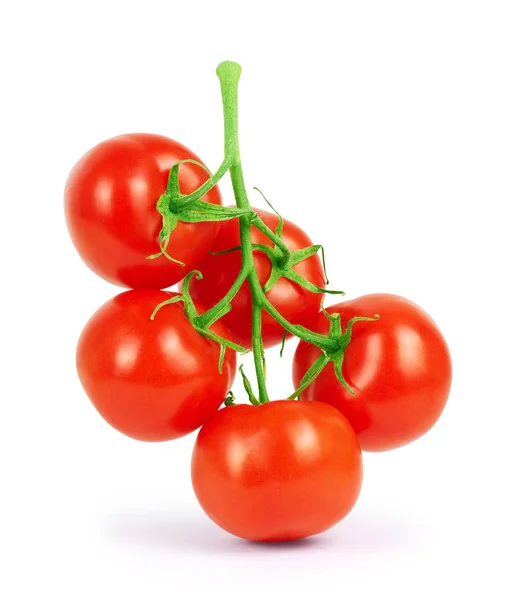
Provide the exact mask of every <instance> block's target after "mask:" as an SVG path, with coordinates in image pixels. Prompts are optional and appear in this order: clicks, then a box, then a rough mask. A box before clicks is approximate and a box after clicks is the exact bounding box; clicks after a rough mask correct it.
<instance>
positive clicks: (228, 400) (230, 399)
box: [224, 390, 235, 406]
mask: <svg viewBox="0 0 509 600" xmlns="http://www.w3.org/2000/svg"><path fill="white" fill-rule="evenodd" d="M234 404H235V396H234V395H233V392H232V391H231V390H230V391H229V392H228V393H227V394H226V398H225V399H224V405H225V406H233V405H234Z"/></svg>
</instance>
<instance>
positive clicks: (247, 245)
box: [217, 62, 269, 403]
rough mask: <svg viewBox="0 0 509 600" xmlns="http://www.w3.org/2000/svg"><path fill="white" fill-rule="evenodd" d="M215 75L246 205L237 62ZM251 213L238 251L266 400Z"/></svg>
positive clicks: (238, 189)
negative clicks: (245, 283)
mask: <svg viewBox="0 0 509 600" xmlns="http://www.w3.org/2000/svg"><path fill="white" fill-rule="evenodd" d="M217 76H218V77H219V81H220V83H221V95H222V99H223V114H224V141H225V146H224V151H225V157H227V158H231V160H232V165H231V167H230V177H231V181H232V187H233V193H234V195H235V201H236V203H237V206H238V207H239V208H250V204H249V200H248V197H247V191H246V185H245V183H244V175H243V173H242V165H241V162H240V146H239V129H238V84H239V78H240V66H239V65H238V64H236V63H233V62H223V63H221V64H220V65H219V66H218V68H217ZM251 221H252V215H250V214H246V215H242V216H241V217H239V227H240V245H241V252H242V270H245V272H246V273H247V280H248V282H249V287H250V289H251V297H252V302H253V309H252V316H253V326H252V346H253V357H254V363H255V369H256V379H257V382H258V394H259V399H260V402H261V403H263V402H268V400H269V396H268V393H267V386H266V385H265V376H264V359H263V340H262V323H261V321H262V315H261V312H262V303H263V300H264V299H265V294H264V293H263V290H262V286H261V285H260V281H259V280H258V275H257V274H256V271H255V267H254V259H253V247H252V242H251ZM239 287H240V286H239Z"/></svg>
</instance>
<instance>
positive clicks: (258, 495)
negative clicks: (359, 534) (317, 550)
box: [191, 400, 362, 542]
mask: <svg viewBox="0 0 509 600" xmlns="http://www.w3.org/2000/svg"><path fill="white" fill-rule="evenodd" d="M191 473H192V480H193V487H194V491H195V493H196V496H197V498H198V501H199V502H200V504H201V506H202V508H203V510H204V511H205V512H206V513H207V515H208V516H209V517H210V518H211V519H212V520H213V521H214V522H215V523H217V525H219V526H220V527H222V528H223V529H225V530H226V531H228V532H229V533H232V534H233V535H237V536H239V537H241V538H245V539H248V540H255V541H270V542H281V541H289V540H297V539H300V538H304V537H307V536H310V535H314V534H317V533H321V532H322V531H325V530H326V529H329V528H330V527H332V526H333V525H335V524H336V523H337V522H338V521H340V520H341V519H342V518H343V517H345V516H346V515H347V514H348V512H350V510H351V509H352V507H353V506H354V504H355V502H356V500H357V497H358V495H359V492H360V487H361V483H362V457H361V451H360V447H359V442H358V441H357V438H356V437H355V434H354V432H353V430H352V428H351V426H350V425H349V423H348V421H347V420H346V419H345V418H344V417H343V415H341V414H340V413H339V412H338V411H336V410H334V409H332V408H331V407H329V406H327V405H325V404H322V403H319V402H304V401H301V402H299V401H296V400H279V401H275V402H268V403H266V404H262V405H260V406H249V405H245V404H239V405H235V406H231V407H227V408H225V409H223V410H220V411H219V412H218V413H216V415H215V416H214V418H213V419H211V420H210V421H209V422H208V423H206V424H205V425H204V426H203V427H202V429H201V430H200V432H199V434H198V437H197V439H196V443H195V447H194V451H193V458H192V468H191Z"/></svg>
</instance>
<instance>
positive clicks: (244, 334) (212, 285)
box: [189, 208, 325, 348]
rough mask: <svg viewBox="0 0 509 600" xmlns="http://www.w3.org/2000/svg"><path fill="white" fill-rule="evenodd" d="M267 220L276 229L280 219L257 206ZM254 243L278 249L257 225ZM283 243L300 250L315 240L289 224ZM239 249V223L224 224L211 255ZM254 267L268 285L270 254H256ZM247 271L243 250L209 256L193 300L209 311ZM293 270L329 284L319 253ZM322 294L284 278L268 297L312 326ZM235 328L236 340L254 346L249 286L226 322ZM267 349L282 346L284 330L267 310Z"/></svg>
mask: <svg viewBox="0 0 509 600" xmlns="http://www.w3.org/2000/svg"><path fill="white" fill-rule="evenodd" d="M254 210H255V211H256V212H257V213H258V215H260V217H261V219H262V221H263V222H264V223H265V224H266V225H267V226H268V227H270V229H272V231H274V232H275V231H276V227H277V224H278V221H279V217H278V216H277V215H274V214H272V213H268V212H266V211H264V210H260V209H258V208H256V209H254ZM251 232H252V233H251V239H252V241H253V243H256V244H268V245H269V246H273V245H274V244H272V242H270V241H269V240H268V239H267V237H266V236H265V235H264V234H263V233H260V231H258V229H256V228H255V227H252V228H251ZM283 240H284V242H285V244H286V245H287V246H288V248H289V249H290V250H298V249H301V248H306V247H307V246H311V245H313V242H312V241H311V240H310V239H309V237H308V236H307V235H306V233H304V231H303V230H302V229H300V227H297V225H295V224H294V223H292V222H290V221H286V220H285V222H284V227H283ZM238 245H240V233H239V224H238V222H237V221H236V220H233V221H226V222H224V223H223V224H222V227H221V229H220V230H219V233H218V235H217V238H216V240H215V242H214V243H213V245H212V248H211V251H212V252H220V251H222V250H228V249H229V248H234V247H236V246H238ZM253 256H254V261H255V269H256V272H257V274H258V278H259V279H260V283H261V284H262V286H263V285H265V283H267V280H268V279H269V276H270V272H271V268H272V267H271V262H270V260H269V259H268V258H267V256H266V255H265V254H264V253H263V252H261V251H259V250H255V251H254V253H253ZM241 267H242V257H241V253H240V251H237V252H232V253H230V254H222V255H219V256H217V255H216V256H213V255H210V254H209V255H207V256H206V257H205V258H204V259H203V260H202V261H201V262H200V264H199V265H198V266H197V269H198V270H199V271H201V273H202V274H203V279H202V280H200V281H199V280H197V279H193V280H192V281H191V285H190V287H189V289H190V292H191V296H192V297H193V298H194V299H196V300H197V301H198V302H200V304H202V305H203V306H205V307H207V308H210V307H212V306H214V304H216V303H217V302H219V300H221V298H223V297H224V296H225V295H226V294H227V292H228V290H229V289H230V288H231V286H232V284H233V282H234V281H235V278H236V277H237V275H238V273H239V271H240V269H241ZM294 271H296V272H297V273H299V275H302V276H303V277H305V278H306V279H308V280H309V281H311V282H312V283H314V284H315V285H317V286H319V287H324V286H325V276H324V273H323V268H322V263H321V260H320V256H319V254H315V255H313V256H311V257H310V258H308V259H306V260H305V261H302V262H301V263H298V264H297V265H296V266H295V267H294ZM322 297H323V294H314V293H313V292H309V291H307V290H305V289H303V288H302V287H301V286H300V285H298V284H296V283H293V282H292V281H290V280H288V279H285V278H281V279H280V280H279V281H278V282H277V283H276V285H275V286H274V287H273V288H272V289H271V290H270V291H269V292H268V294H267V298H268V300H270V302H271V303H272V304H273V306H274V307H275V308H276V309H277V310H278V311H279V312H280V313H281V314H282V315H283V317H285V318H286V319H288V320H289V321H290V322H291V323H293V324H299V325H304V326H305V325H307V324H308V323H309V322H310V321H311V320H312V319H314V318H315V317H316V315H317V314H318V312H319V311H320V302H321V299H322ZM222 321H223V323H224V324H225V325H226V326H227V327H228V329H229V330H230V332H231V334H232V336H233V340H234V341H235V342H237V343H238V344H241V345H242V346H245V347H247V348H251V346H252V340H251V323H252V316H251V291H250V289H249V284H248V283H247V282H245V283H244V284H243V285H242V287H241V289H240V290H239V292H238V293H237V295H236V296H235V298H234V299H233V301H232V310H231V311H230V312H229V313H227V314H226V315H225V316H224V317H223V318H222ZM262 330H263V345H264V346H265V348H269V347H270V346H274V345H276V344H279V343H281V341H282V338H283V331H284V330H283V328H282V327H281V325H279V323H277V322H276V321H275V320H274V319H273V318H272V317H271V316H270V315H269V314H268V313H266V312H265V311H264V312H263V313H262Z"/></svg>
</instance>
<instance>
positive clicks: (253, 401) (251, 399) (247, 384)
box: [239, 365, 260, 406]
mask: <svg viewBox="0 0 509 600" xmlns="http://www.w3.org/2000/svg"><path fill="white" fill-rule="evenodd" d="M239 372H240V374H241V376H242V383H243V384H244V389H245V390H246V394H247V396H248V398H249V402H251V404H252V405H253V406H258V405H259V404H260V401H259V400H258V398H257V397H256V396H255V395H254V393H253V388H252V386H251V382H250V381H249V379H248V378H247V376H246V374H245V373H244V365H240V367H239Z"/></svg>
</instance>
